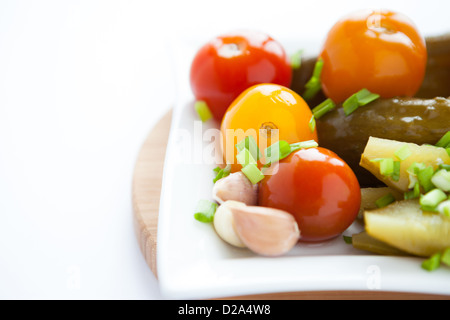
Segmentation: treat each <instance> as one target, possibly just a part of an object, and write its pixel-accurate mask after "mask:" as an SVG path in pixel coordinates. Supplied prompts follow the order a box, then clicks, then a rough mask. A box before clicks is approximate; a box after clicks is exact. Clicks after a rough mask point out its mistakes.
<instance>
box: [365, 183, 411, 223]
mask: <svg viewBox="0 0 450 320" xmlns="http://www.w3.org/2000/svg"><path fill="white" fill-rule="evenodd" d="M389 194H391V195H392V196H393V197H394V199H395V200H403V194H402V193H400V192H398V191H396V190H394V189H391V188H389V187H380V188H361V208H360V210H359V213H358V218H359V219H361V218H363V217H364V211H366V210H372V209H377V208H378V207H377V204H376V202H377V200H378V199H380V198H382V197H384V196H387V195H389Z"/></svg>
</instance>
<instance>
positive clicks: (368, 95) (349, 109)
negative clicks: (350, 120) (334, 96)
mask: <svg viewBox="0 0 450 320" xmlns="http://www.w3.org/2000/svg"><path fill="white" fill-rule="evenodd" d="M378 98H380V95H379V94H376V93H372V92H370V91H369V90H367V89H362V90H360V91H358V92H357V93H355V94H354V95H352V96H350V97H349V98H348V99H347V100H345V101H344V103H343V104H342V107H343V108H344V113H345V115H347V116H348V115H350V114H352V113H353V112H354V111H355V110H356V109H358V108H359V107H362V106H365V105H367V104H369V103H371V102H373V101H375V100H377V99H378Z"/></svg>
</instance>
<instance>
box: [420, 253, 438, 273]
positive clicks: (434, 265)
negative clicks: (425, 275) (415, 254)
mask: <svg viewBox="0 0 450 320" xmlns="http://www.w3.org/2000/svg"><path fill="white" fill-rule="evenodd" d="M440 266H441V253H436V254H434V255H432V256H431V257H430V258H429V259H427V260H425V261H424V262H422V268H423V269H425V270H427V271H434V270H436V269H438V268H439V267H440Z"/></svg>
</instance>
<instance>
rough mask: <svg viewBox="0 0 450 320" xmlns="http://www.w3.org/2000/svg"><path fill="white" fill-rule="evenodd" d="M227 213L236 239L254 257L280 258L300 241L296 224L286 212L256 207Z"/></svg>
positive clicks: (240, 208) (232, 210)
mask: <svg viewBox="0 0 450 320" xmlns="http://www.w3.org/2000/svg"><path fill="white" fill-rule="evenodd" d="M230 210H231V212H232V215H233V219H234V226H235V230H236V233H237V235H238V237H239V238H240V240H241V241H242V242H243V243H244V244H245V245H246V246H247V247H248V248H249V249H250V250H252V251H253V252H255V253H257V254H260V255H263V256H271V257H273V256H280V255H283V254H285V253H287V252H288V251H290V250H291V249H292V248H293V247H294V246H295V245H296V244H297V242H298V240H299V239H300V230H299V228H298V225H297V222H296V221H295V218H294V216H293V215H291V214H290V213H288V212H286V211H282V210H278V209H273V208H266V207H257V206H246V207H242V206H238V207H231V208H230Z"/></svg>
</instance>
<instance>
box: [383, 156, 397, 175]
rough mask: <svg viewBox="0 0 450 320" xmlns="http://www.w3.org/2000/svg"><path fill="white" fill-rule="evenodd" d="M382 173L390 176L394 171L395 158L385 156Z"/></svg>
mask: <svg viewBox="0 0 450 320" xmlns="http://www.w3.org/2000/svg"><path fill="white" fill-rule="evenodd" d="M380 173H381V174H382V175H383V176H385V177H390V176H392V174H393V173H394V159H392V158H385V159H382V160H381V162H380Z"/></svg>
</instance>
